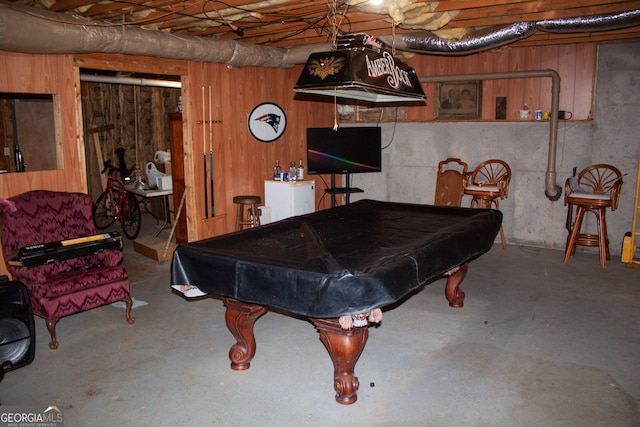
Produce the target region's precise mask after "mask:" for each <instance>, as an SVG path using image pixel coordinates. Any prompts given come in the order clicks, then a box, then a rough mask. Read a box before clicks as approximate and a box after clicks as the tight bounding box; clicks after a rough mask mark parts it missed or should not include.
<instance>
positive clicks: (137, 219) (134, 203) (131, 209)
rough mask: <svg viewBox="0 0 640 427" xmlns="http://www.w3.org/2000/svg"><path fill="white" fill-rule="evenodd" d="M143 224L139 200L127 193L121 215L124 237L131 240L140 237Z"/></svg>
mask: <svg viewBox="0 0 640 427" xmlns="http://www.w3.org/2000/svg"><path fill="white" fill-rule="evenodd" d="M141 223H142V220H141V214H140V205H139V204H138V199H136V196H134V195H133V194H131V193H126V195H125V198H124V200H123V203H122V214H121V215H120V224H122V231H124V235H125V236H127V238H129V239H130V240H133V239H135V238H136V237H138V233H140V225H141Z"/></svg>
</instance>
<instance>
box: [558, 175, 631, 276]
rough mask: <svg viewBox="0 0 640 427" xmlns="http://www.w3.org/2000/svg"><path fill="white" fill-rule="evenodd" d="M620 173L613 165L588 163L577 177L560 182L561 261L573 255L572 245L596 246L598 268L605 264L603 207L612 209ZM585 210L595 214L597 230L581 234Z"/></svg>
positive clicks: (607, 256) (618, 191)
mask: <svg viewBox="0 0 640 427" xmlns="http://www.w3.org/2000/svg"><path fill="white" fill-rule="evenodd" d="M621 187H622V174H621V173H620V170H618V168H616V167H615V166H611V165H607V164H597V165H591V166H589V167H587V168H586V169H584V170H583V171H582V172H580V174H578V176H577V177H574V178H569V179H567V181H566V182H565V184H564V188H565V191H564V194H565V196H564V204H565V205H568V210H567V229H568V230H569V236H568V237H567V247H566V249H565V252H564V263H565V264H566V263H568V262H569V257H571V256H573V255H575V253H576V246H577V245H580V246H597V247H598V249H599V251H600V268H602V269H604V268H606V267H607V260H609V259H611V255H610V253H609V237H608V236H607V220H606V217H605V213H606V210H607V208H608V207H609V208H611V210H612V211H614V210H616V208H617V207H618V200H619V198H620V189H621ZM574 206H576V219H575V222H573V224H572V221H571V219H572V218H571V217H572V214H573V207H574ZM586 212H592V213H593V214H594V215H595V216H596V222H597V232H596V233H595V234H594V233H585V232H583V231H581V228H582V220H583V218H584V214H585V213H586Z"/></svg>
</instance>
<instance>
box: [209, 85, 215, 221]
mask: <svg viewBox="0 0 640 427" xmlns="http://www.w3.org/2000/svg"><path fill="white" fill-rule="evenodd" d="M212 98H213V97H212V96H211V85H209V187H211V217H212V218H213V216H214V212H215V205H214V203H213V116H212V115H213V109H212V108H211V102H212Z"/></svg>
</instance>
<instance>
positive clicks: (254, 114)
mask: <svg viewBox="0 0 640 427" xmlns="http://www.w3.org/2000/svg"><path fill="white" fill-rule="evenodd" d="M247 125H248V126H249V132H251V135H253V137H254V138H255V139H257V140H258V141H261V142H272V141H275V140H276V139H278V138H280V136H281V135H282V134H283V133H284V130H285V128H286V127H287V116H286V115H285V114H284V111H283V110H282V108H280V107H279V106H278V105H276V104H273V103H271V102H264V103H262V104H258V105H256V106H255V108H254V109H253V110H251V114H249V121H248V123H247Z"/></svg>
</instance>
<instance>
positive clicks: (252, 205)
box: [233, 196, 262, 231]
mask: <svg viewBox="0 0 640 427" xmlns="http://www.w3.org/2000/svg"><path fill="white" fill-rule="evenodd" d="M261 202H262V199H261V198H260V196H235V197H234V198H233V203H235V204H236V205H238V213H237V214H236V231H237V230H242V229H243V228H244V226H249V227H250V228H253V227H259V226H260V216H259V215H258V205H259V204H260V203H261ZM246 206H248V207H249V209H248V212H247V214H248V215H247V217H246V218H245V207H246Z"/></svg>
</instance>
